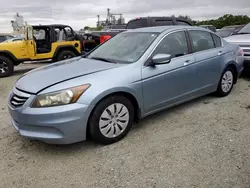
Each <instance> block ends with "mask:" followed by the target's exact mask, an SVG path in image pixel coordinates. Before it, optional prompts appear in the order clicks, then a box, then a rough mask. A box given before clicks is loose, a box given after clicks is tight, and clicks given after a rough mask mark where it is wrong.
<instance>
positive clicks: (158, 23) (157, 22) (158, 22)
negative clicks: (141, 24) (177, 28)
mask: <svg viewBox="0 0 250 188" xmlns="http://www.w3.org/2000/svg"><path fill="white" fill-rule="evenodd" d="M166 25H173V21H172V20H155V26H166Z"/></svg>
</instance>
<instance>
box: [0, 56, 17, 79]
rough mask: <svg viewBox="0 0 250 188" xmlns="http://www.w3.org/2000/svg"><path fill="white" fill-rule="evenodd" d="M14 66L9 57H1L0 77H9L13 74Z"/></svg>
mask: <svg viewBox="0 0 250 188" xmlns="http://www.w3.org/2000/svg"><path fill="white" fill-rule="evenodd" d="M13 71H14V64H13V62H12V61H11V60H10V59H9V58H8V57H3V56H0V77H7V76H10V75H12V74H13Z"/></svg>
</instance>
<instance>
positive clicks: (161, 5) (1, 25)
mask: <svg viewBox="0 0 250 188" xmlns="http://www.w3.org/2000/svg"><path fill="white" fill-rule="evenodd" d="M1 1H2V2H1V6H0V32H11V31H12V28H11V24H10V20H13V17H14V15H15V14H16V13H17V12H18V13H19V14H20V15H22V16H23V17H24V20H25V21H27V22H28V24H31V25H32V24H54V23H56V24H68V25H70V26H71V27H72V28H73V29H75V30H79V29H81V28H84V26H95V25H96V22H97V15H98V14H99V15H100V18H101V19H105V18H106V14H107V8H110V9H111V13H123V16H124V17H125V21H126V22H127V21H129V19H133V18H136V17H139V16H171V15H176V16H178V15H189V16H190V17H191V18H192V19H194V20H205V19H211V18H217V17H219V16H222V15H224V14H228V13H229V14H234V15H248V16H249V17H250V0H96V1H94V0H39V1H37V0H33V1H31V0H1Z"/></svg>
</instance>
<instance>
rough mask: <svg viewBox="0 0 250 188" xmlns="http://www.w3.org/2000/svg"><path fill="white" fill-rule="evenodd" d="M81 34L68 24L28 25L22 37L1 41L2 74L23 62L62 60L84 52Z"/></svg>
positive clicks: (11, 70) (0, 62) (8, 72)
mask: <svg viewBox="0 0 250 188" xmlns="http://www.w3.org/2000/svg"><path fill="white" fill-rule="evenodd" d="M81 50H82V42H81V41H80V37H79V36H78V35H77V34H76V33H75V32H74V31H73V29H72V28H71V27H70V26H67V25H37V26H27V27H26V32H25V37H24V39H23V40H19V41H14V42H2V43H0V77H7V76H10V75H11V74H12V73H13V70H14V66H16V65H19V64H20V63H22V62H24V61H40V60H52V61H53V62H55V61H61V60H64V59H69V58H72V57H75V56H78V55H81Z"/></svg>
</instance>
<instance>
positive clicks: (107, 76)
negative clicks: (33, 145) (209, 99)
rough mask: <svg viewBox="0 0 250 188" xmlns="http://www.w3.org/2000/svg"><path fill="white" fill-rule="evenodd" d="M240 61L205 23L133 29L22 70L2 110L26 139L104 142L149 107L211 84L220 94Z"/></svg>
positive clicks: (239, 55)
mask: <svg viewBox="0 0 250 188" xmlns="http://www.w3.org/2000/svg"><path fill="white" fill-rule="evenodd" d="M242 69H243V52H242V50H241V48H240V47H239V46H237V45H234V44H229V43H227V42H226V41H224V40H223V39H222V38H220V37H219V36H217V35H216V34H215V33H213V32H212V31H209V30H207V29H203V28H200V27H191V26H168V27H152V28H150V27H149V28H142V29H135V30H131V31H126V32H123V33H120V34H118V35H117V36H115V37H113V38H111V39H110V40H108V41H106V42H105V43H104V44H102V45H100V46H99V47H98V48H96V49H95V50H94V51H93V52H91V53H89V54H87V55H85V56H84V57H76V58H73V59H68V60H64V61H61V62H58V63H55V64H51V65H48V66H45V67H41V68H38V69H34V70H33V71H30V72H28V73H27V74H25V75H23V76H22V77H21V78H19V79H18V80H17V82H16V83H15V86H14V88H13V90H12V91H11V93H10V95H9V102H8V103H9V112H10V115H11V121H12V124H13V126H14V127H15V128H16V129H17V130H18V132H19V133H20V134H21V135H22V136H24V137H27V138H29V139H35V140H41V141H44V142H47V143H54V144H69V143H74V142H79V141H83V140H86V138H87V137H90V138H92V139H93V140H95V141H98V142H100V143H103V144H111V143H114V142H117V141H119V140H121V139H122V138H123V137H124V136H125V135H126V134H127V133H128V132H129V129H130V128H131V126H132V125H133V123H134V122H135V121H137V120H139V119H141V118H144V117H146V116H148V115H150V114H153V113H156V112H158V111H161V110H163V109H166V108H169V107H172V106H175V105H178V104H181V103H184V102H186V101H189V100H191V99H194V98H197V97H200V96H203V95H206V94H209V93H213V92H215V93H217V95H218V96H221V97H224V96H227V95H228V94H229V93H230V92H231V90H232V88H233V86H234V84H235V83H236V82H237V79H238V76H239V75H240V73H241V71H242Z"/></svg>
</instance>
